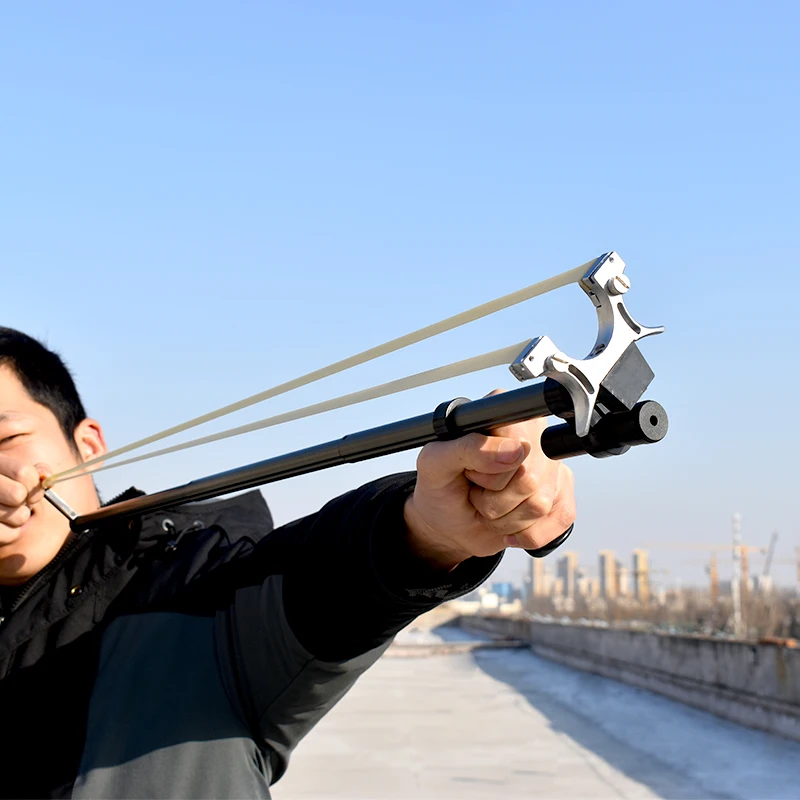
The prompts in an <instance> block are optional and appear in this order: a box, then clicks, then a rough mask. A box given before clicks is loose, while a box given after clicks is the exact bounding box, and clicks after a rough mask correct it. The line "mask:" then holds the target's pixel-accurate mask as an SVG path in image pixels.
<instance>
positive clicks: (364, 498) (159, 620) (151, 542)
mask: <svg viewBox="0 0 800 800" xmlns="http://www.w3.org/2000/svg"><path fill="white" fill-rule="evenodd" d="M413 481H414V475H413V474H411V473H409V474H404V475H396V476H392V477H389V478H385V479H382V480H380V481H376V482H373V483H370V484H367V485H366V486H364V487H362V488H360V489H357V490H355V491H353V492H350V493H348V494H346V495H343V496H341V497H339V498H336V499H335V500H333V501H331V502H330V503H328V504H327V505H326V506H325V507H324V508H323V509H321V510H320V511H319V512H317V513H316V514H313V515H311V516H309V517H306V518H304V519H301V520H298V521H296V522H293V523H291V524H289V525H285V526H283V527H281V528H278V529H276V530H274V531H271V532H270V529H271V528H272V521H271V518H270V514H269V510H268V509H267V506H266V503H265V502H264V500H263V498H262V497H261V495H260V493H258V492H251V493H249V494H247V495H243V496H240V497H235V498H233V499H230V500H225V501H217V502H215V503H209V504H206V503H202V504H194V505H191V506H183V507H181V508H179V509H173V510H171V511H168V512H162V513H160V514H158V515H153V516H149V517H145V518H143V519H142V520H141V521H134V522H131V523H126V524H118V525H116V526H110V527H106V528H99V529H97V530H95V531H91V532H88V533H86V534H82V535H77V536H75V537H74V538H73V539H72V540H70V541H69V542H68V543H67V544H66V545H65V547H64V548H63V549H62V551H61V553H60V554H59V555H58V556H57V557H56V559H55V560H54V561H53V562H52V563H51V565H50V566H49V567H48V568H47V569H46V570H44V571H43V573H41V574H40V575H39V576H37V578H35V579H34V580H33V581H31V583H30V584H29V585H28V586H27V587H26V588H25V590H24V591H23V593H22V594H21V595H20V596H19V597H18V598H16V599H15V600H14V601H13V602H12V603H11V607H10V608H5V609H4V610H3V615H4V619H3V621H2V623H0V795H2V796H4V797H76V798H83V797H103V798H113V797H186V798H189V797H269V788H268V787H269V785H270V784H271V783H273V782H274V781H276V780H277V779H278V778H279V777H280V776H281V775H282V774H283V772H284V770H285V769H286V765H287V761H288V759H289V755H290V753H291V751H292V749H293V748H294V747H295V745H296V744H297V743H298V741H299V740H300V739H301V738H302V737H303V736H304V735H305V734H306V733H308V731H309V730H310V729H311V728H312V727H313V726H314V725H315V724H316V723H317V722H318V721H319V720H320V719H321V717H322V716H323V715H324V714H325V713H326V712H327V711H328V710H329V709H330V708H331V707H332V706H333V705H334V704H335V703H336V702H337V701H338V700H339V699H340V698H341V697H342V696H343V695H344V693H345V692H346V691H347V690H348V689H349V688H350V687H351V686H352V685H353V683H354V682H355V680H356V679H357V678H358V676H359V675H361V674H362V673H363V672H364V671H365V670H366V669H367V668H368V667H369V666H370V665H371V664H373V663H374V662H375V660H376V659H377V658H378V657H379V656H380V654H381V653H382V652H383V650H384V649H385V648H386V646H387V645H388V643H389V642H390V640H391V638H392V637H393V636H394V635H395V634H396V633H397V632H398V631H399V630H400V629H401V628H403V627H404V626H405V625H407V624H408V623H409V622H411V621H412V620H413V619H414V618H415V617H416V616H417V615H419V614H420V613H422V612H424V611H427V610H429V609H430V608H432V607H434V606H435V605H437V604H439V603H441V602H442V601H444V600H448V599H451V598H454V597H457V596H459V595H461V594H463V593H465V592H468V591H470V590H472V589H473V588H474V587H475V586H477V585H478V584H479V583H481V582H482V581H483V580H485V579H486V578H487V577H488V575H489V574H490V573H491V572H492V570H493V569H494V568H495V567H496V565H497V563H498V562H499V560H500V558H499V556H498V557H495V558H489V559H470V560H469V561H467V562H465V563H464V564H462V565H461V566H459V567H458V568H457V569H456V570H454V571H453V572H452V573H450V574H448V575H447V582H446V583H442V581H441V576H436V575H433V574H428V573H426V572H425V571H424V569H423V568H422V567H421V566H420V565H419V564H418V563H417V562H416V561H415V560H414V559H413V558H412V557H411V556H410V554H409V553H408V551H407V549H406V545H405V525H404V523H403V516H402V507H403V502H404V501H405V498H406V497H407V495H408V493H409V491H410V490H411V489H412V487H413Z"/></svg>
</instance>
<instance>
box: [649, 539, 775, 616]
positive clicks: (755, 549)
mask: <svg viewBox="0 0 800 800" xmlns="http://www.w3.org/2000/svg"><path fill="white" fill-rule="evenodd" d="M646 547H648V548H650V549H656V548H666V549H671V550H705V551H707V552H709V553H710V556H709V564H708V567H706V572H707V573H708V576H709V583H710V587H709V588H710V593H711V603H712V605H716V603H717V601H718V600H719V570H718V567H717V553H719V552H724V551H726V550H735V549H736V548H737V547H738V549H739V552H740V553H741V558H742V586H743V587H746V586H747V584H748V553H765V552H767V548H766V547H759V546H756V545H747V544H740V545H734V544H732V543H728V544H699V543H697V542H654V543H651V544H648V545H646Z"/></svg>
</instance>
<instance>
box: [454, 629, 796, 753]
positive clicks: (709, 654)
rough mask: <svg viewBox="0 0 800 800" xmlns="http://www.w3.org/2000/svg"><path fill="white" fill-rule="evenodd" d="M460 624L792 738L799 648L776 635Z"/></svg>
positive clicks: (794, 732)
mask: <svg viewBox="0 0 800 800" xmlns="http://www.w3.org/2000/svg"><path fill="white" fill-rule="evenodd" d="M460 624H461V625H462V627H464V628H465V629H466V630H472V631H480V632H482V633H485V634H488V635H490V636H502V637H508V636H513V637H516V638H518V639H522V640H525V641H527V642H529V644H530V646H531V649H532V650H533V651H534V653H536V654H537V655H539V656H542V657H543V658H548V659H550V660H552V661H558V662H560V663H562V664H565V665H568V666H571V667H574V668H576V669H580V670H583V671H585V672H592V673H595V674H598V675H603V676H605V677H609V678H614V679H616V680H620V681H623V682H625V683H628V684H631V685H633V686H638V687H640V688H642V689H647V690H649V691H652V692H657V693H659V694H662V695H665V696H667V697H670V698H672V699H674V700H678V701H680V702H682V703H686V704H687V705H691V706H694V707H695V708H700V709H702V710H704V711H709V712H711V713H712V714H716V715H717V716H720V717H724V718H725V719H729V720H731V721H733V722H737V723H739V724H742V725H746V726H748V727H751V728H758V729H761V730H765V731H769V732H771V733H777V734H780V735H781V736H785V737H787V738H789V739H793V740H795V741H800V650H797V649H793V648H790V647H786V646H782V645H781V643H774V644H773V643H765V642H762V643H758V642H738V641H730V640H724V639H713V638H708V637H701V636H698V637H694V636H670V635H666V634H660V633H650V632H641V631H631V630H618V629H608V628H590V627H585V626H582V625H572V624H559V623H543V622H528V621H526V620H519V619H508V618H498V617H483V616H482V617H462V618H461V621H460Z"/></svg>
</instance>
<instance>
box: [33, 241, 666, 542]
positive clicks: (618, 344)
mask: <svg viewBox="0 0 800 800" xmlns="http://www.w3.org/2000/svg"><path fill="white" fill-rule="evenodd" d="M624 270H625V262H624V261H623V260H622V259H621V258H620V257H619V255H617V253H614V252H611V253H606V254H604V255H602V256H600V257H599V258H597V259H596V260H594V261H591V262H588V263H587V264H584V265H582V266H581V267H578V268H576V269H574V270H570V271H568V272H565V273H562V274H561V275H559V276H556V277H555V278H551V279H548V280H546V281H542V282H541V283H539V284H534V285H533V286H531V287H528V288H527V289H523V290H520V291H519V292H515V293H513V294H511V295H507V296H505V297H502V298H499V299H498V300H496V301H492V302H490V303H485V304H483V305H481V306H478V307H476V308H474V309H471V310H470V311H467V312H464V313H463V314H458V315H456V316H454V317H450V318H448V319H446V320H443V321H442V322H440V323H436V324H434V325H430V326H428V327H426V328H423V329H421V330H419V331H416V332H414V333H412V334H408V335H406V336H402V337H400V338H399V339H395V340H393V341H391V342H388V343H386V344H385V345H381V346H379V347H375V348H372V349H370V350H367V351H364V352H363V353H360V354H358V355H357V356H352V357H350V358H347V359H344V360H343V361H340V362H337V363H336V364H332V365H330V366H328V367H324V368H322V369H319V370H316V371H314V372H312V373H309V374H308V375H305V376H303V377H302V378H298V379H296V380H293V381H289V382H288V383H285V384H281V385H280V386H277V387H273V388H272V389H268V390H267V391H265V392H261V393H259V394H257V395H253V397H250V398H247V399H245V400H242V401H240V402H238V403H233V404H231V405H229V406H226V407H225V408H222V409H219V410H217V411H214V412H211V413H209V414H205V415H203V416H201V417H197V418H196V419H194V420H190V421H189V422H186V423H183V424H181V425H177V426H175V427H173V428H169V429H167V430H165V431H162V432H160V433H158V434H154V435H153V436H149V437H147V438H145V439H142V440H140V441H137V442H133V443H132V444H130V445H127V446H126V447H123V448H120V449H118V450H115V451H112V452H111V453H108V454H106V455H105V456H103V457H102V459H95V460H93V461H88V462H85V463H84V464H81V465H79V466H78V467H74V468H72V469H69V470H65V471H64V472H62V473H59V474H57V475H52V476H50V477H49V478H47V479H45V481H44V482H43V485H44V487H45V497H46V498H47V499H48V500H49V501H50V502H51V503H52V504H53V505H54V506H55V507H56V508H58V509H59V511H61V512H62V513H63V514H64V515H65V516H67V517H68V518H69V519H70V525H71V527H72V529H73V530H74V531H81V530H84V529H86V528H89V527H91V526H95V525H99V524H102V523H107V522H109V521H111V520H118V519H121V518H130V517H136V516H139V515H141V514H145V513H148V512H154V511H159V510H162V509H165V508H169V507H172V506H176V505H180V504H183V503H188V502H193V501H199V500H207V499H209V498H212V497H218V496H219V495H223V494H227V493H229V492H235V491H240V490H243V489H250V488H253V487H256V486H262V485H264V484H267V483H274V482H275V481H280V480H284V479H285V478H292V477H295V476H297V475H304V474H306V473H309V472H316V471H318V470H322V469H327V468H328V467H334V466H339V465H341V464H346V463H355V462H357V461H365V460H367V459H371V458H377V457H379V456H384V455H389V454H391V453H399V452H402V451H405V450H412V449H415V448H418V447H421V446H423V445H424V444H427V443H428V442H433V441H436V440H448V439H456V438H459V437H461V436H465V435H466V434H469V433H474V432H482V433H487V432H489V431H492V430H494V429H496V428H499V427H501V426H504V425H509V424H512V423H515V422H522V421H523V420H528V419H534V418H537V417H547V416H550V415H555V416H557V417H560V418H561V419H562V420H564V422H563V423H561V424H557V425H553V426H550V427H548V428H547V429H545V431H544V433H543V434H542V440H541V444H542V448H543V450H544V452H545V454H546V455H547V456H548V457H549V458H552V459H563V458H571V457H573V456H577V455H581V454H585V453H589V454H590V455H593V456H595V457H596V458H604V457H606V456H615V455H621V454H623V453H625V452H627V450H629V449H630V448H631V447H633V446H635V445H640V444H651V443H654V442H658V441H660V440H661V439H663V438H664V436H665V435H666V433H667V426H668V422H667V415H666V412H665V411H664V409H663V408H662V407H661V406H660V405H659V404H658V403H656V402H654V401H652V400H646V401H642V400H641V397H642V395H643V394H644V392H645V391H646V390H647V387H648V386H649V385H650V382H651V381H652V379H653V377H654V373H653V371H652V370H651V369H650V367H649V365H648V364H647V362H646V361H645V359H644V357H643V356H642V354H641V352H640V350H639V348H638V346H637V344H636V343H637V342H638V341H639V339H643V338H644V337H645V336H650V335H652V334H655V333H662V332H663V330H664V328H663V327H659V328H647V327H645V326H643V325H640V324H639V323H637V322H636V321H635V320H634V319H633V317H632V316H631V314H630V313H629V312H628V310H627V308H626V306H625V302H624V297H625V294H626V293H627V291H628V289H629V288H630V281H629V280H628V278H627V276H626V275H625V274H624ZM576 280H577V282H578V284H579V285H580V287H581V288H582V289H583V291H584V292H585V293H586V294H587V295H588V296H589V298H590V299H591V301H592V303H593V304H594V306H595V309H596V311H597V318H598V328H599V330H598V335H597V340H596V342H595V344H594V347H592V349H591V351H590V352H589V354H588V355H587V356H586V358H583V359H574V358H571V357H569V356H567V355H565V354H564V353H562V352H561V351H559V350H558V348H557V347H556V346H555V344H554V343H553V342H552V341H551V340H550V338H549V337H547V336H539V337H537V338H536V339H534V340H533V341H531V342H528V343H526V344H525V345H524V347H523V346H522V345H514V346H512V347H510V348H503V349H502V350H497V351H494V352H492V353H486V354H484V355H483V356H477V357H474V358H470V359H465V360H464V361H460V362H457V363H455V364H450V365H447V366H445V367H440V368H438V369H434V370H428V371H427V372H423V373H418V374H417V375H412V376H409V377H407V378H401V379H399V380H396V381H391V382H390V383H386V384H382V385H381V386H377V387H373V388H371V389H367V390H363V391H360V392H354V393H352V394H349V395H344V396H343V397H339V398H335V399H334V400H330V401H326V402H322V403H316V404H314V405H312V406H307V407H305V408H301V409H297V410H295V411H291V412H288V413H285V414H279V415H277V416H273V417H269V418H267V419H264V420H261V421H259V422H255V423H250V424H248V425H243V426H240V427H239V428H233V429H230V430H228V431H223V432H222V433H218V434H213V435H211V436H206V437H203V438H200V439H195V440H192V441H190V442H185V443H183V444H179V445H175V446H173V447H168V448H165V449H162V450H157V451H154V452H150V453H147V454H145V455H143V456H137V457H134V458H128V459H126V460H124V461H117V462H116V463H112V464H106V465H105V466H103V467H101V468H100V469H109V468H112V467H117V466H122V465H123V464H130V463H133V462H135V461H140V460H144V459H147V458H152V457H155V456H159V455H164V454H166V453H170V452H176V451H177V450H182V449H186V448H188V447H195V446H198V445H200V444H206V443H209V442H212V441H216V440H219V439H222V438H227V437H230V436H235V435H239V434H242V433H247V432H249V431H253V430H258V429H260V428H265V427H268V426H271V425H277V424H281V423H283V422H288V421H290V420H293V419H300V418H301V417H307V416H311V415H313V414H318V413H322V412H324V411H328V410H331V409H333V408H341V407H343V406H346V405H352V404H354V403H359V402H363V401H365V400H369V399H372V398H375V397H381V396H385V395H387V394H391V393H395V392H399V391H403V390H405V389H409V388H413V387H416V386H422V385H425V384H428V383H432V382H434V381H438V380H443V379H445V378H449V377H453V376H455V375H463V374H466V373H469V372H474V371H477V370H480V369H485V368H487V367H489V366H497V365H499V364H501V363H506V364H507V363H508V361H509V360H510V359H513V361H512V363H511V364H510V370H511V372H512V374H513V375H514V376H515V377H516V378H517V379H518V380H519V381H521V382H523V383H526V384H527V385H525V386H523V387H522V388H520V389H515V390H513V391H510V392H505V393H503V394H498V395H492V396H489V397H484V398H482V399H480V400H472V401H470V400H468V399H467V398H464V397H458V398H455V399H454V400H448V401H445V402H443V403H440V404H439V405H438V406H437V408H436V409H435V410H434V411H433V412H432V413H428V414H422V415H420V416H417V417H411V418H409V419H404V420H400V421H399V422H392V423H390V424H388V425H382V426H380V427H377V428H371V429H369V430H364V431H359V432H357V433H353V434H349V435H347V436H344V437H343V438H341V439H335V440H333V441H330V442H325V443H324V444H318V445H314V446H312V447H308V448H305V449H303V450H296V451H294V452H291V453H286V454H284V455H280V456H276V457H274V458H268V459H266V460H264V461H259V462H256V463H254V464H249V465H247V466H243V467H238V468H236V469H232V470H228V471H226V472H220V473H217V474H215V475H210V476H208V477H205V478H200V479H199V480H195V481H191V482H189V483H187V484H184V485H182V486H177V487H175V488H172V489H167V490H165V491H160V492H155V493H153V494H149V495H145V496H143V497H138V498H134V499H131V500H125V501H122V502H119V503H114V504H111V505H108V506H105V507H103V508H101V509H98V510H97V511H92V512H91V513H89V514H83V515H78V514H77V513H76V512H75V511H74V510H73V509H71V508H70V507H69V505H68V504H67V503H66V502H65V501H64V500H63V499H62V498H61V497H60V496H59V495H58V494H57V493H56V492H54V491H53V489H52V487H53V486H54V485H55V484H56V483H59V482H61V481H64V480H69V479H70V478H74V477H78V476H80V475H85V474H89V473H90V472H93V471H99V469H95V470H91V469H90V468H91V467H92V466H94V465H95V464H97V463H98V462H99V461H101V460H103V461H108V460H109V459H112V458H116V457H117V456H119V455H121V454H123V453H128V452H130V451H131V450H134V449H138V448H140V447H143V446H145V445H148V444H152V443H153V442H156V441H159V440H161V439H163V438H166V437H167V436H171V435H173V434H175V433H179V432H181V431H184V430H187V429H189V428H192V427H195V426H197V425H200V424H202V423H204V422H208V421H211V420H212V419H217V418H219V417H221V416H224V415H226V414H230V413H233V412H234V411H237V410H239V409H240V408H244V407H246V406H249V405H253V404H255V403H258V402H261V401H262V400H266V399H269V398H271V397H274V396H276V395H278V394H282V393H284V392H287V391H290V390H291V389H294V388H297V387H299V386H302V385H305V384H307V383H311V382H313V381H316V380H319V379H320V378H323V377H327V376H328V375H332V374H335V373H337V372H341V371H343V370H345V369H349V368H350V367H353V366H356V365H357V364H362V363H365V362H366V361H369V360H372V359H373V358H377V357H379V356H381V355H384V354H386V353H389V352H393V351H395V350H399V349H400V348H402V347H406V346H408V345H409V344H413V343H415V342H418V341H421V340H422V339H426V338H429V337H430V336H434V335H436V334H438V333H442V332H443V331H445V330H451V329H452V328H455V327H458V326H460V325H463V324H465V323H467V322H471V321H472V320H474V319H478V318H480V317H483V316H486V315H488V314H491V313H494V312H495V311H498V310H500V309H502V308H507V307H508V306H510V305H513V304H515V303H518V302H521V301H523V300H526V299H528V298H530V297H534V296H536V295H539V294H543V293H544V292H546V291H550V290H551V289H554V288H558V287H559V286H563V285H566V284H567V283H571V282H574V281H576ZM520 348H522V351H521V352H520ZM515 354H517V355H516V357H515ZM537 378H544V380H541V381H539V382H536V383H528V382H529V381H532V380H534V379H537Z"/></svg>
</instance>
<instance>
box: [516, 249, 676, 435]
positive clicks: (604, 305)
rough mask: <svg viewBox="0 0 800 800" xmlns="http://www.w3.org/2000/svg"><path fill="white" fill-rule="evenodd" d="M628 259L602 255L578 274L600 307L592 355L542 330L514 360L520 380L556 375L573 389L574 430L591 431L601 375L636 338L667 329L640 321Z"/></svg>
mask: <svg viewBox="0 0 800 800" xmlns="http://www.w3.org/2000/svg"><path fill="white" fill-rule="evenodd" d="M624 270H625V262H624V261H623V260H622V259H621V258H620V257H619V255H618V254H617V253H615V252H611V253H606V254H605V255H602V256H600V258H598V259H597V261H595V262H594V264H592V266H591V267H590V268H589V271H588V272H587V273H586V275H584V277H583V278H582V279H581V280H580V286H581V288H582V289H583V291H584V292H586V294H588V295H589V297H590V298H591V300H592V303H594V306H595V308H596V309H597V321H598V333H597V341H595V343H594V347H593V348H592V350H591V352H590V353H589V355H588V356H586V358H584V359H575V358H571V357H570V356H568V355H566V354H564V353H562V352H561V351H560V350H559V349H558V348H557V347H556V346H555V344H554V343H553V341H552V340H551V339H550V338H549V337H548V336H539V337H537V338H536V339H533V340H532V341H531V343H530V344H529V345H528V346H527V347H526V348H525V349H524V350H523V351H522V353H520V355H519V356H517V358H516V360H515V361H514V363H513V364H511V366H510V370H511V372H512V374H513V375H514V377H516V378H517V379H518V380H520V381H527V380H531V379H533V378H542V377H545V378H552V379H553V380H556V381H558V382H559V383H560V384H561V385H562V386H563V387H564V388H565V389H566V390H567V391H568V392H569V394H570V397H571V398H572V404H573V407H574V409H575V431H576V433H577V434H578V436H587V435H588V434H589V430H590V428H591V424H592V414H593V412H594V409H595V405H596V404H597V397H598V392H599V391H600V387H601V385H602V383H603V381H604V380H605V379H606V377H607V376H608V374H609V373H610V372H611V370H612V369H613V368H614V367H615V365H616V364H617V363H618V362H619V361H620V359H621V358H622V356H623V355H624V354H625V352H626V351H627V350H628V348H629V347H630V345H632V344H633V343H634V342H637V341H639V339H643V338H644V337H645V336H652V335H653V334H656V333H663V332H664V327H663V326H661V327H658V328H647V327H645V326H644V325H640V324H639V323H638V322H636V321H635V320H634V319H633V317H632V316H631V315H630V313H629V312H628V310H627V308H626V307H625V303H624V300H623V296H624V295H625V293H626V292H627V291H628V289H630V286H631V283H630V280H629V279H628V277H627V276H626V275H625V274H624Z"/></svg>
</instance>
